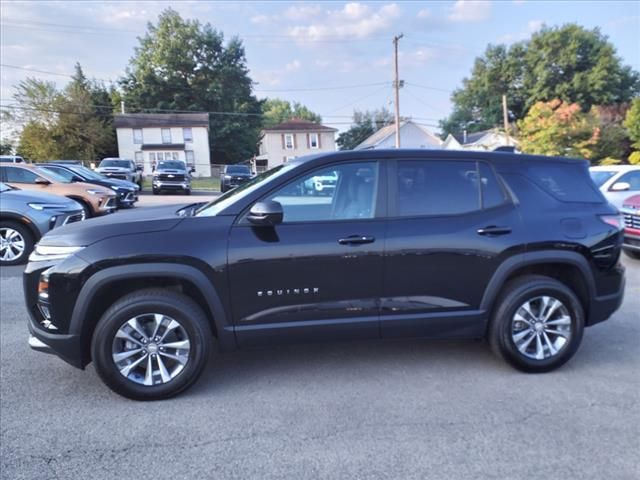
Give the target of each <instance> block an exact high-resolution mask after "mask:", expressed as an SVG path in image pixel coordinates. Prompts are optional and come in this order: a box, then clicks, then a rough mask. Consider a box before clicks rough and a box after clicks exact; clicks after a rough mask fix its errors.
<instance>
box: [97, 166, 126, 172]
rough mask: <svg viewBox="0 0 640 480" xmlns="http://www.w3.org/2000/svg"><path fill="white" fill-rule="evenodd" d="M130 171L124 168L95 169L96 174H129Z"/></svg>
mask: <svg viewBox="0 0 640 480" xmlns="http://www.w3.org/2000/svg"><path fill="white" fill-rule="evenodd" d="M130 171H131V169H130V168H124V167H98V168H96V172H119V173H120V172H121V173H129V172H130Z"/></svg>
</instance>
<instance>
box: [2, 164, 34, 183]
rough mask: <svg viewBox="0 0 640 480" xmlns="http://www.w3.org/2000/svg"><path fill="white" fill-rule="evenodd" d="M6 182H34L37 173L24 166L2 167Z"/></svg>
mask: <svg viewBox="0 0 640 480" xmlns="http://www.w3.org/2000/svg"><path fill="white" fill-rule="evenodd" d="M3 170H4V172H5V175H6V177H5V182H7V183H36V179H37V178H38V175H36V174H35V173H33V172H32V171H30V170H27V169H26V168H15V167H4V168H3Z"/></svg>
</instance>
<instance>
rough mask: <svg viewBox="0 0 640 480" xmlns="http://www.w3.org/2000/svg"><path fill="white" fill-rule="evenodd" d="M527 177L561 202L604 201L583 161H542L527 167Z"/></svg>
mask: <svg viewBox="0 0 640 480" xmlns="http://www.w3.org/2000/svg"><path fill="white" fill-rule="evenodd" d="M527 177H528V178H529V179H530V180H531V181H533V183H535V184H536V185H537V186H539V187H540V188H541V189H542V190H544V191H545V192H547V193H548V194H549V195H551V196H552V197H554V198H555V199H557V200H560V201H561V202H587V203H603V202H605V199H604V197H603V196H602V194H601V193H600V191H599V190H598V189H597V188H596V186H595V185H594V183H593V181H592V180H591V177H590V176H589V170H588V168H587V166H586V165H584V164H582V163H575V164H572V163H567V162H561V161H559V162H558V163H553V162H541V163H536V164H531V165H529V166H528V168H527Z"/></svg>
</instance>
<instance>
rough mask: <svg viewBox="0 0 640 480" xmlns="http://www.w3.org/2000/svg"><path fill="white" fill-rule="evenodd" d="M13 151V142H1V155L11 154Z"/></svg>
mask: <svg viewBox="0 0 640 480" xmlns="http://www.w3.org/2000/svg"><path fill="white" fill-rule="evenodd" d="M12 153H13V145H12V144H11V142H0V155H11V154H12Z"/></svg>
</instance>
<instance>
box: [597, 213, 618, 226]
mask: <svg viewBox="0 0 640 480" xmlns="http://www.w3.org/2000/svg"><path fill="white" fill-rule="evenodd" d="M600 220H602V221H603V222H604V223H606V224H607V225H611V226H612V227H615V228H617V229H618V230H624V217H623V216H622V214H620V213H619V214H618V215H600Z"/></svg>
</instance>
